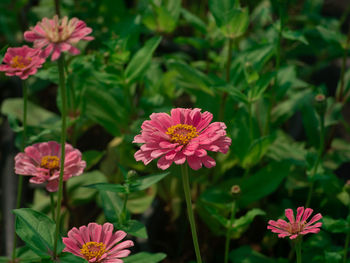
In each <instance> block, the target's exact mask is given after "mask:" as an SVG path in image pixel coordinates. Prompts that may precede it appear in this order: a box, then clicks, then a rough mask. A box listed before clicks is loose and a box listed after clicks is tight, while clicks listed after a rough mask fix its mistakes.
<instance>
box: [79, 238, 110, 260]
mask: <svg viewBox="0 0 350 263" xmlns="http://www.w3.org/2000/svg"><path fill="white" fill-rule="evenodd" d="M105 252H106V246H105V244H103V243H102V242H100V243H97V242H87V243H85V244H84V245H83V247H82V248H81V249H80V253H81V254H82V255H83V256H84V257H85V258H86V260H90V259H93V258H96V260H97V261H94V262H99V261H98V260H99V259H100V257H102V256H103V254H104V253H105Z"/></svg>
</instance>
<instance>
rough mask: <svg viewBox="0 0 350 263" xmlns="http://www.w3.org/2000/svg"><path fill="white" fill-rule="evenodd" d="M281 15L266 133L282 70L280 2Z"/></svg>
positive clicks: (266, 132)
mask: <svg viewBox="0 0 350 263" xmlns="http://www.w3.org/2000/svg"><path fill="white" fill-rule="evenodd" d="M279 17H280V28H279V31H278V39H277V47H276V62H275V72H276V75H275V80H274V89H275V90H274V91H273V92H271V95H270V97H269V104H268V108H267V115H266V122H265V127H264V134H265V135H267V134H269V132H270V126H269V125H270V120H271V111H272V105H273V103H274V101H275V97H274V94H275V92H276V90H277V85H278V71H279V70H280V66H281V47H282V35H283V30H284V20H283V14H282V5H281V4H279Z"/></svg>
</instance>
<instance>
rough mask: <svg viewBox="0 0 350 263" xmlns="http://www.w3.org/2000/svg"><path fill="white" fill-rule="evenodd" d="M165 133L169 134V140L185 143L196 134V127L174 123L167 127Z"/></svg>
mask: <svg viewBox="0 0 350 263" xmlns="http://www.w3.org/2000/svg"><path fill="white" fill-rule="evenodd" d="M166 134H168V135H170V137H171V139H170V141H171V142H177V143H179V144H182V145H185V144H187V143H189V141H191V140H192V139H193V138H196V137H197V136H198V133H197V129H196V127H194V126H192V125H188V124H176V125H173V126H171V127H169V128H168V130H167V132H166Z"/></svg>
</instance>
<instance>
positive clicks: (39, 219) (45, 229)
mask: <svg viewBox="0 0 350 263" xmlns="http://www.w3.org/2000/svg"><path fill="white" fill-rule="evenodd" d="M13 213H14V214H15V215H16V216H17V218H16V233H17V235H18V236H19V237H20V238H21V239H22V240H23V241H24V242H25V243H26V244H27V246H29V247H30V248H31V249H32V250H33V251H34V252H35V253H36V254H38V255H39V256H41V257H46V256H49V257H50V255H51V254H52V250H53V244H54V238H55V228H56V224H55V222H54V221H53V220H52V219H51V218H49V217H47V216H46V215H44V214H42V213H39V212H37V211H35V210H32V209H30V208H21V209H15V210H13ZM62 249H63V243H62V239H61V238H59V241H58V251H61V250H62Z"/></svg>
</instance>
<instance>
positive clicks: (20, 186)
mask: <svg viewBox="0 0 350 263" xmlns="http://www.w3.org/2000/svg"><path fill="white" fill-rule="evenodd" d="M22 86H23V122H22V125H23V133H22V143H21V151H22V152H23V151H24V148H25V146H26V141H27V102H28V85H27V81H26V80H23V81H22ZM22 192H23V176H19V177H18V185H17V201H16V209H19V208H20V207H21V201H22ZM16 247H17V235H16V231H14V233H13V247H12V261H14V260H15V258H16Z"/></svg>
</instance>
